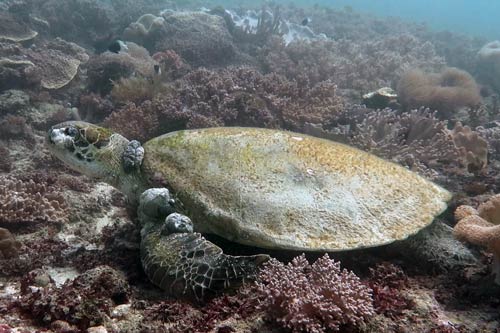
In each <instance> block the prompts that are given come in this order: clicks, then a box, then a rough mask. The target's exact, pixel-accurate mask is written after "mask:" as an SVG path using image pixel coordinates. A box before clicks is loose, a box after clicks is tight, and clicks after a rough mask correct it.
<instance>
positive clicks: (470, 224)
mask: <svg viewBox="0 0 500 333" xmlns="http://www.w3.org/2000/svg"><path fill="white" fill-rule="evenodd" d="M499 212H500V196H499V195H495V196H493V197H491V198H490V199H489V200H488V201H487V202H485V203H483V204H481V205H479V207H478V209H477V210H476V209H474V208H473V207H471V206H466V205H464V206H460V207H458V208H457V209H456V210H455V219H456V220H457V224H456V225H455V227H454V229H453V230H454V235H455V237H457V238H458V239H459V240H462V241H466V242H469V243H472V244H475V245H479V246H483V247H486V248H487V250H488V251H489V252H491V253H493V263H492V272H493V274H494V275H495V283H496V284H500V225H499V224H497V223H498V222H499V221H500V214H499Z"/></svg>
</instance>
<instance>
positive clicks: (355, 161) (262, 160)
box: [48, 122, 451, 297]
mask: <svg viewBox="0 0 500 333" xmlns="http://www.w3.org/2000/svg"><path fill="white" fill-rule="evenodd" d="M48 144H49V147H50V150H51V151H52V152H53V153H54V154H55V155H56V156H57V157H58V158H60V159H61V160H63V161H64V162H66V164H68V165H69V166H70V167H72V168H73V169H76V170H78V171H80V172H82V173H84V174H86V175H88V176H91V177H94V178H97V179H99V180H102V181H105V182H107V183H109V184H111V185H113V186H115V187H116V188H118V189H120V190H121V191H122V192H123V193H125V194H126V195H127V196H128V198H129V199H130V200H131V201H132V202H136V203H137V202H139V217H140V221H141V222H142V224H143V227H142V231H141V235H142V244H141V257H142V261H143V266H144V269H145V271H146V273H147V274H148V276H149V278H150V279H151V280H152V281H153V282H154V283H155V284H157V285H159V286H160V287H162V288H164V289H167V290H169V291H170V292H172V293H174V294H185V293H194V294H195V295H196V296H197V297H203V294H204V293H206V292H207V291H213V290H215V291H217V290H220V289H224V288H227V287H228V286H231V285H233V284H235V283H236V284H237V283H239V282H241V281H242V279H244V278H245V277H248V276H250V277H251V276H252V275H253V274H255V271H256V269H257V267H258V266H259V265H260V264H261V263H262V262H264V261H266V260H267V259H268V256H266V255H256V256H241V257H235V256H229V255H225V254H223V253H222V250H221V249H220V248H219V247H217V246H215V245H214V244H212V243H211V242H209V241H207V240H205V239H204V238H203V237H202V236H201V235H200V233H213V234H217V235H219V236H222V237H224V238H227V239H229V240H231V241H234V242H238V243H241V244H247V245H252V246H257V247H262V248H268V249H292V250H300V251H328V252H330V251H343V250H351V249H360V248H368V247H375V246H380V245H383V244H389V243H392V242H394V241H396V240H403V239H406V238H407V237H409V236H411V235H414V234H415V233H417V232H418V231H419V230H421V229H422V228H424V227H426V226H427V225H429V224H430V223H431V222H432V221H433V219H434V217H436V216H437V215H438V214H440V213H441V212H442V211H443V210H444V209H445V208H446V202H447V201H448V200H449V199H450V196H451V195H450V193H449V192H448V191H446V190H445V189H443V188H441V187H439V186H438V185H436V184H434V183H432V182H430V181H428V180H426V179H424V178H422V177H420V176H419V175H417V174H415V173H413V172H411V171H409V170H407V169H405V168H403V167H401V166H398V165H396V164H393V163H391V162H387V161H385V160H383V159H380V158H378V157H376V156H374V155H371V154H369V153H366V152H363V151H360V150H358V149H355V148H352V147H349V146H347V145H344V144H340V143H336V142H333V141H329V140H324V139H319V138H315V137H311V136H307V135H303V134H298V133H292V132H286V131H279V130H270V129H260V128H240V127H221V128H207V129H198V130H185V131H177V132H173V133H168V134H165V135H162V136H160V137H157V138H155V139H152V140H150V141H148V142H146V143H145V144H144V145H143V146H141V145H140V144H139V143H138V142H137V141H134V140H132V141H129V140H128V139H126V138H124V137H123V136H121V135H119V134H117V133H113V132H112V131H110V130H108V129H105V128H102V127H98V126H96V125H92V124H88V123H83V122H66V123H62V124H59V125H56V126H54V127H52V129H51V130H50V131H49V133H48ZM158 180H161V181H162V182H163V184H164V186H165V187H166V188H163V189H162V188H155V186H156V184H158ZM171 193H172V194H173V195H171ZM173 197H175V200H173V199H172V198H173ZM176 211H177V212H181V213H183V214H184V215H180V214H176V213H175V212H176ZM186 215H188V216H189V217H190V218H191V219H192V221H193V222H191V219H190V218H188V217H187V216H186ZM165 217H166V219H165Z"/></svg>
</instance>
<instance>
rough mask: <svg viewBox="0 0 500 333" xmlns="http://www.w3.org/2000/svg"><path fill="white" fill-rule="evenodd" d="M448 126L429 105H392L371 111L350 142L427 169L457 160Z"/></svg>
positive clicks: (377, 153) (364, 148) (405, 163)
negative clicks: (403, 108) (394, 107)
mask: <svg viewBox="0 0 500 333" xmlns="http://www.w3.org/2000/svg"><path fill="white" fill-rule="evenodd" d="M446 128H447V123H446V122H445V121H441V120H439V119H437V118H436V113H435V112H431V111H430V110H429V109H424V108H420V109H418V110H412V111H410V112H406V113H402V114H399V113H398V112H397V111H394V110H390V109H384V110H377V111H370V112H367V113H365V114H364V115H363V119H362V120H361V121H360V122H359V123H357V124H355V129H353V130H352V133H351V134H350V138H349V142H350V143H351V144H353V145H355V146H357V147H360V148H361V149H363V150H366V151H369V152H372V153H374V154H376V155H378V156H381V157H384V158H388V159H392V160H394V161H397V162H398V163H401V164H404V165H407V166H408V167H410V168H411V169H413V170H417V171H420V172H423V173H426V170H427V169H429V168H430V169H433V168H440V167H442V166H443V165H450V164H453V163H454V162H455V161H456V160H457V158H458V156H459V155H458V150H457V148H456V146H455V144H454V143H453V140H452V138H451V137H450V136H449V135H448V134H447V129H446Z"/></svg>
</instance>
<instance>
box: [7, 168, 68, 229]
mask: <svg viewBox="0 0 500 333" xmlns="http://www.w3.org/2000/svg"><path fill="white" fill-rule="evenodd" d="M67 217H68V205H67V203H66V201H65V199H64V197H63V195H62V194H61V193H60V192H58V191H57V189H56V188H54V187H52V186H50V185H47V184H44V183H35V182H34V181H33V180H32V179H30V180H28V181H21V180H19V179H15V178H10V177H0V224H4V225H10V226H13V225H14V224H15V223H37V222H55V223H63V222H65V221H66V219H67Z"/></svg>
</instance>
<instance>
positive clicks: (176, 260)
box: [141, 229, 269, 302]
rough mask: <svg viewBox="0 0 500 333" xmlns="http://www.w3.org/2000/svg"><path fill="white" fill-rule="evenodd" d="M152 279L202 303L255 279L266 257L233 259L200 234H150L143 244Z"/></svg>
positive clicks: (143, 257)
mask: <svg viewBox="0 0 500 333" xmlns="http://www.w3.org/2000/svg"><path fill="white" fill-rule="evenodd" d="M141 260H142V265H143V267H144V271H145V272H146V274H147V275H148V277H149V279H150V280H151V281H152V282H153V283H154V284H155V285H157V286H158V287H160V288H162V289H164V290H166V291H167V292H168V293H169V294H171V295H173V296H176V297H187V298H195V299H196V300H197V301H199V302H202V301H203V300H205V299H207V298H209V297H211V296H214V295H216V294H219V293H221V292H222V291H224V290H226V289H230V288H231V289H232V288H237V287H239V286H240V285H241V284H242V283H243V282H245V281H246V280H247V279H248V280H251V279H253V278H255V275H256V273H257V271H258V269H259V266H260V265H261V264H262V263H264V262H266V261H267V260H269V256H267V255H255V256H230V255H226V254H224V253H222V249H221V248H219V247H218V246H216V245H215V244H213V243H211V242H209V241H207V240H206V239H205V238H203V237H202V236H201V235H200V234H199V233H173V234H170V235H162V232H161V230H159V229H158V230H154V231H149V232H148V233H146V234H145V235H143V238H142V242H141Z"/></svg>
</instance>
